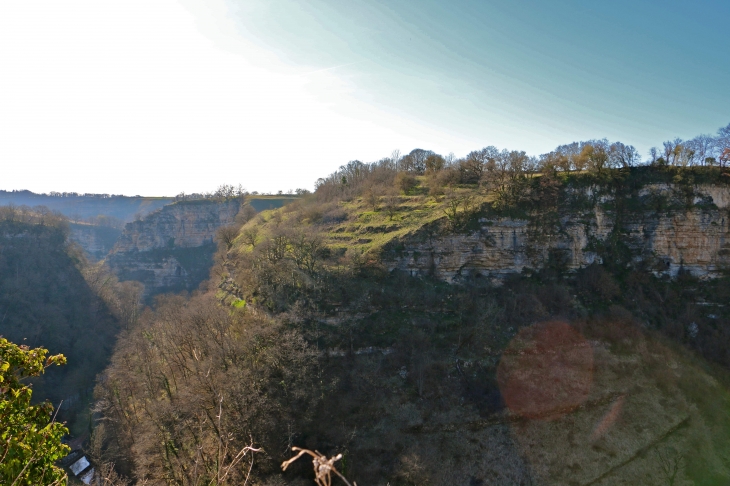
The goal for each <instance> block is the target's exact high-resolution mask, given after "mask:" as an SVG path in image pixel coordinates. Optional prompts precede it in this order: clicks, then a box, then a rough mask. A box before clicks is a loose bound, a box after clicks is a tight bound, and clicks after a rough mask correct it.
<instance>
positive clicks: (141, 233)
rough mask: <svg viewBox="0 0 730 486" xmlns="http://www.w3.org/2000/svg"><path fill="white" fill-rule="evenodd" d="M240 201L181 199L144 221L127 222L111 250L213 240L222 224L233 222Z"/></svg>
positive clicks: (190, 244)
mask: <svg viewBox="0 0 730 486" xmlns="http://www.w3.org/2000/svg"><path fill="white" fill-rule="evenodd" d="M239 207H240V203H239V202H238V201H237V200H234V201H226V202H220V203H218V202H214V201H183V202H178V203H175V204H170V205H169V206H165V207H163V208H162V209H159V210H157V211H155V212H154V213H151V214H149V215H148V216H147V217H146V218H144V219H143V220H139V221H135V222H133V223H127V225H126V226H125V228H124V232H123V233H122V236H121V237H120V238H119V241H117V243H116V245H114V250H113V252H115V253H128V252H133V251H149V250H153V249H155V248H168V247H177V248H192V247H198V246H203V245H205V244H209V243H212V242H213V238H214V237H215V232H216V230H217V229H218V228H220V227H221V226H225V225H228V224H231V223H233V218H235V216H236V214H237V213H238V209H239Z"/></svg>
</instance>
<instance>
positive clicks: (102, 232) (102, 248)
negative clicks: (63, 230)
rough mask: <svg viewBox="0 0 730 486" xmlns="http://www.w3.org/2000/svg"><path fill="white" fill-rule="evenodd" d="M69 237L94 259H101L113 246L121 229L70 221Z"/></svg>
mask: <svg viewBox="0 0 730 486" xmlns="http://www.w3.org/2000/svg"><path fill="white" fill-rule="evenodd" d="M69 226H70V233H69V239H70V240H71V241H73V242H75V243H78V244H79V246H81V248H83V249H84V251H85V252H86V253H87V254H88V255H89V256H91V257H92V258H94V259H96V260H101V259H103V258H104V257H105V256H106V254H107V253H109V251H110V250H111V249H112V248H113V247H114V243H115V242H116V241H117V239H118V238H119V235H121V233H122V232H121V230H118V229H116V228H108V227H104V226H94V225H90V224H78V223H71V224H70V225H69Z"/></svg>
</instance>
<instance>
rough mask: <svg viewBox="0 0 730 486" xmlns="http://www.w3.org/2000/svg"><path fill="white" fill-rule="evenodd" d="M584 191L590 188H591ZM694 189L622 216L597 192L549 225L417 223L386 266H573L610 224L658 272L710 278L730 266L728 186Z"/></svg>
mask: <svg viewBox="0 0 730 486" xmlns="http://www.w3.org/2000/svg"><path fill="white" fill-rule="evenodd" d="M673 190H674V188H673V187H671V186H668V185H663V186H659V185H657V186H655V187H646V188H643V189H642V191H641V192H640V197H641V198H644V199H643V200H647V199H646V198H648V197H650V196H656V195H657V194H660V195H661V194H662V193H665V192H668V191H673ZM584 191H585V192H586V193H587V195H588V196H593V194H591V192H592V189H591V188H588V189H585V190H584ZM695 193H696V194H698V195H699V196H696V197H695V198H694V200H693V201H692V204H690V205H689V207H687V208H685V209H673V210H661V209H655V208H652V207H651V204H648V203H647V204H645V205H644V207H640V208H638V209H636V210H632V211H630V212H624V213H623V215H622V218H621V221H620V223H618V222H617V213H616V212H614V211H612V210H611V209H606V207H607V206H608V207H610V206H611V203H612V201H611V198H610V197H605V196H601V197H596V204H595V205H594V206H593V207H592V208H591V209H588V210H585V211H582V212H573V213H570V214H564V215H561V217H560V220H559V222H558V224H557V225H554V226H552V227H551V228H550V229H549V230H547V231H546V230H545V228H544V227H543V228H540V225H539V221H537V222H536V221H534V220H528V219H524V220H523V219H509V218H482V219H480V220H479V227H480V228H479V230H478V231H473V232H471V233H468V234H451V235H443V234H441V235H433V234H429V233H428V232H427V231H421V232H419V233H418V234H414V235H412V236H411V237H409V238H405V239H404V240H403V241H401V242H400V243H401V245H400V247H399V248H395V249H394V250H393V251H391V252H390V254H389V255H386V260H387V261H388V263H389V266H390V268H391V269H400V270H403V271H406V272H409V273H410V274H412V275H426V274H431V275H434V276H435V277H437V278H440V279H443V280H446V281H449V282H453V281H458V280H459V279H460V278H461V277H466V276H470V275H471V276H474V275H477V274H481V275H484V276H491V277H501V276H504V275H507V274H510V273H519V272H521V271H522V270H523V268H525V267H529V268H534V269H537V268H541V267H542V266H544V265H545V264H546V262H547V261H548V259H549V258H551V257H552V258H558V259H560V260H561V261H562V262H563V263H564V264H565V265H566V266H567V268H568V269H570V270H577V269H578V268H581V267H585V266H587V265H590V264H591V263H593V262H595V261H599V262H600V256H599V253H600V252H599V251H598V248H599V247H600V246H601V244H602V243H604V242H605V241H606V240H607V238H608V237H609V236H611V235H612V234H614V232H615V235H616V236H618V237H619V238H620V239H621V241H622V242H623V243H624V244H625V245H626V246H627V247H628V248H629V249H630V251H631V253H632V255H633V258H634V261H646V262H649V263H651V265H652V268H653V269H654V271H655V272H657V273H665V274H669V275H672V276H674V275H676V274H677V273H678V272H679V270H680V269H681V268H684V269H685V270H687V271H689V272H691V273H692V274H694V275H697V276H700V277H708V278H709V277H713V276H716V275H717V274H718V272H719V271H720V270H722V269H730V226H729V224H730V222H729V221H728V219H729V218H728V216H729V214H730V211H729V210H728V208H730V188H728V187H727V186H699V187H696V188H695ZM584 195H586V194H584ZM536 223H538V224H536Z"/></svg>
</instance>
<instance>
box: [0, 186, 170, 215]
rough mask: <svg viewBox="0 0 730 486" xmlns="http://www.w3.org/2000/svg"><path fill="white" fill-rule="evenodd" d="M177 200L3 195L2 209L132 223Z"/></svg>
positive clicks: (95, 195) (23, 193)
mask: <svg viewBox="0 0 730 486" xmlns="http://www.w3.org/2000/svg"><path fill="white" fill-rule="evenodd" d="M174 200H175V199H174V198H172V197H142V196H133V197H129V196H115V195H109V194H83V195H82V194H78V195H74V194H73V193H71V195H69V193H65V194H62V193H52V194H50V195H49V194H36V193H34V192H31V191H0V206H5V205H8V204H15V205H16V206H21V205H26V206H31V207H33V206H46V207H48V208H49V209H52V210H55V211H59V212H61V213H62V214H63V215H64V216H67V217H68V218H71V219H76V218H79V219H82V218H83V219H85V218H90V217H96V216H99V215H104V216H112V217H115V218H119V219H121V220H122V221H132V220H133V219H134V217H135V215H136V214H138V213H141V214H142V215H145V214H148V213H151V212H152V211H154V210H155V209H159V208H161V207H162V206H164V205H166V204H170V203H171V202H173V201H174Z"/></svg>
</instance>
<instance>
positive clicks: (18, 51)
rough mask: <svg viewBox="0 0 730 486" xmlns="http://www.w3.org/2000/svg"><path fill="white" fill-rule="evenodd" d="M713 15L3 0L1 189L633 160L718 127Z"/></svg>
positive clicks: (394, 0) (261, 181)
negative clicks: (620, 150)
mask: <svg viewBox="0 0 730 486" xmlns="http://www.w3.org/2000/svg"><path fill="white" fill-rule="evenodd" d="M728 18H730V2H719V1H714V2H710V1H694V2H679V1H663V2H659V1H646V0H645V1H632V2H628V1H624V0H614V1H611V2H605V1H604V2H597V1H576V0H572V1H568V0H552V1H550V2H545V1H537V0H526V1H521V2H514V1H467V0H456V1H450V2H443V1H432V0H419V1H417V2H416V1H405V0H389V1H384V0H379V1H360V2H352V1H345V0H339V1H337V0H308V1H306V2H305V1H296V0H277V1H271V0H206V1H202V0H180V1H176V0H156V1H154V2H150V1H141V0H129V1H127V2H117V3H108V2H95V1H91V0H69V1H68V2H51V1H44V0H39V1H38V2H33V3H32V5H31V4H29V3H28V2H22V1H14V0H9V1H8V2H3V3H2V4H0V63H2V65H4V66H6V69H5V71H6V75H4V76H2V77H0V93H2V94H0V105H2V106H4V107H5V109H4V110H2V112H0V140H2V141H3V143H1V144H0V163H1V164H3V166H5V167H4V168H3V172H4V176H3V178H2V179H0V189H21V188H28V189H31V190H36V191H49V190H60V191H64V190H68V191H71V190H75V191H82V192H86V191H88V192H111V193H125V194H137V193H141V194H149V195H162V194H166V195H170V194H175V193H177V192H179V191H186V192H191V191H202V190H209V189H213V188H215V186H217V185H218V184H222V183H234V184H238V183H241V184H243V185H244V186H245V187H247V188H248V189H250V190H259V191H274V190H277V189H283V190H287V189H293V188H296V187H309V188H311V186H312V184H313V182H314V181H315V180H316V179H317V178H318V177H321V176H324V175H326V174H327V173H329V172H331V171H333V170H334V169H336V168H337V166H339V165H340V164H343V163H345V162H347V161H348V160H352V159H360V160H364V161H370V160H375V159H377V158H380V157H383V156H387V155H388V154H390V152H391V151H392V150H393V149H400V150H401V151H402V152H408V151H410V150H411V149H412V148H415V147H421V148H428V149H433V150H435V151H438V152H441V153H449V152H454V153H455V154H456V155H457V156H461V155H464V154H466V153H467V152H468V151H469V150H472V149H477V148H480V147H483V146H486V145H496V146H498V147H504V148H510V149H522V150H526V151H527V152H528V153H530V154H535V155H537V154H540V153H543V152H546V151H549V150H550V149H552V148H553V147H555V146H557V145H559V144H563V143H569V142H572V141H575V140H585V139H590V138H603V137H607V138H609V139H611V140H621V141H623V142H625V143H630V144H633V145H635V146H636V147H637V148H638V149H639V151H640V152H641V153H642V155H646V152H647V151H648V149H649V148H650V147H651V146H653V145H659V144H661V142H662V141H663V140H666V139H669V138H674V137H682V138H690V137H693V136H695V135H698V134H700V133H712V132H714V131H716V130H717V128H719V127H720V126H724V125H727V124H728V123H729V122H730V94H728V89H727V87H728V86H730V56H729V55H728V54H727V52H730V35H728V34H727V26H726V23H727V19H728ZM8 73H10V74H9V75H7V74H8Z"/></svg>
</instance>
